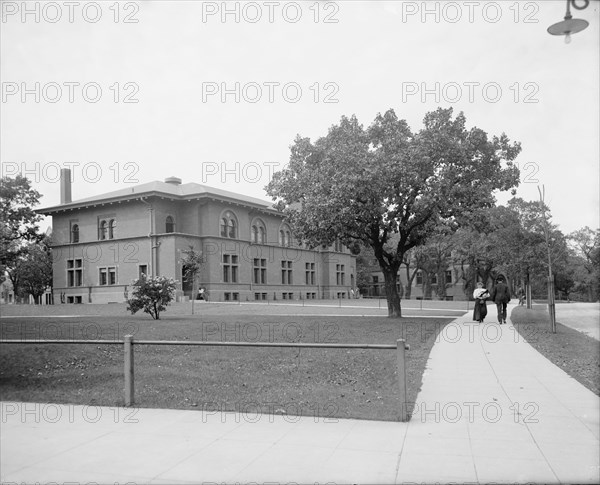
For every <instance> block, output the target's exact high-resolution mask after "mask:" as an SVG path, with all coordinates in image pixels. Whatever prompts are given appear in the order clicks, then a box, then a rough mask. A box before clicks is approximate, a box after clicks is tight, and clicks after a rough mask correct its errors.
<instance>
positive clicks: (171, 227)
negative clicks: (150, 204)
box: [165, 216, 175, 232]
mask: <svg viewBox="0 0 600 485" xmlns="http://www.w3.org/2000/svg"><path fill="white" fill-rule="evenodd" d="M165 232H175V220H174V219H173V217H172V216H167V219H166V221H165Z"/></svg>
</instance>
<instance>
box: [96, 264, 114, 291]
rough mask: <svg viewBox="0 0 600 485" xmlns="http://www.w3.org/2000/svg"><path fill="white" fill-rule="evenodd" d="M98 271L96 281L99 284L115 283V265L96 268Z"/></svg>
mask: <svg viewBox="0 0 600 485" xmlns="http://www.w3.org/2000/svg"><path fill="white" fill-rule="evenodd" d="M98 272H99V275H98V283H99V284H100V286H105V285H116V284H117V268H116V267H115V266H110V267H107V268H98Z"/></svg>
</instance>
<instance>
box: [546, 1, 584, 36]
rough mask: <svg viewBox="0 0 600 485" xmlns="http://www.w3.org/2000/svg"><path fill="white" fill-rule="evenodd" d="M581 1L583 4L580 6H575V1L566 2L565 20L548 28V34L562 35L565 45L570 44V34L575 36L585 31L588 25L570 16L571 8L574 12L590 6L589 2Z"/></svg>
mask: <svg viewBox="0 0 600 485" xmlns="http://www.w3.org/2000/svg"><path fill="white" fill-rule="evenodd" d="M582 1H583V4H582V5H581V6H580V5H578V4H577V0H567V13H566V14H565V19H564V20H563V21H562V22H557V23H555V24H553V25H551V26H550V27H548V33H549V34H552V35H564V36H565V44H569V43H570V42H571V34H576V33H577V32H581V31H582V30H583V29H585V28H586V27H587V26H588V25H589V23H588V22H587V21H586V20H583V19H574V18H573V16H572V15H571V7H573V8H574V9H576V10H584V9H585V8H587V6H588V5H589V4H590V0H582Z"/></svg>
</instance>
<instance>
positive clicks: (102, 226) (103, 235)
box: [98, 221, 106, 241]
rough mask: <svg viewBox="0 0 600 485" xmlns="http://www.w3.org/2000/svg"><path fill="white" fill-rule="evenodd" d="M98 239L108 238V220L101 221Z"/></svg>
mask: <svg viewBox="0 0 600 485" xmlns="http://www.w3.org/2000/svg"><path fill="white" fill-rule="evenodd" d="M98 239H100V240H101V241H103V240H104V239H106V221H101V222H100V229H99V231H98Z"/></svg>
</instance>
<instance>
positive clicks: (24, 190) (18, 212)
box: [0, 175, 44, 292]
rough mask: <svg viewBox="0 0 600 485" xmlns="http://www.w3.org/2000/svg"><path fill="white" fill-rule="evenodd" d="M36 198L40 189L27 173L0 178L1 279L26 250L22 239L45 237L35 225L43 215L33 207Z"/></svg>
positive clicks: (37, 199)
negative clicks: (34, 185)
mask: <svg viewBox="0 0 600 485" xmlns="http://www.w3.org/2000/svg"><path fill="white" fill-rule="evenodd" d="M39 198H40V194H39V192H37V191H36V190H34V189H33V188H32V187H31V182H30V181H29V180H28V179H27V178H26V177H23V176H22V175H17V176H16V177H15V178H11V177H2V178H0V222H1V224H0V281H3V280H4V273H5V271H9V272H10V271H13V270H14V268H15V266H16V265H17V264H18V262H19V261H20V260H21V257H22V256H23V255H24V254H25V252H26V244H25V243H26V242H36V241H40V240H41V239H42V238H43V237H44V235H43V234H40V233H39V232H38V231H39V227H38V225H37V223H38V222H39V221H40V220H41V218H42V216H40V215H39V214H36V213H35V210H34V209H33V207H34V206H35V205H37V204H38V203H39ZM16 291H17V288H16V287H15V292H16Z"/></svg>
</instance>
